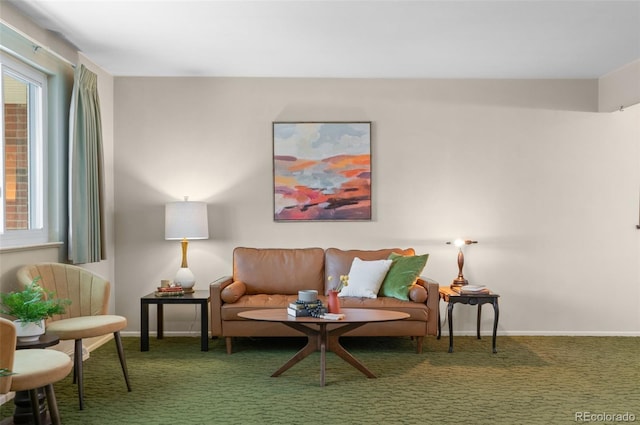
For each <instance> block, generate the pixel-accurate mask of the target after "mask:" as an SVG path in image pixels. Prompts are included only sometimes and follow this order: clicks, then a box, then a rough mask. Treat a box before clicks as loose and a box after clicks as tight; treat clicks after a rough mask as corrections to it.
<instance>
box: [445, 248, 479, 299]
mask: <svg viewBox="0 0 640 425" xmlns="http://www.w3.org/2000/svg"><path fill="white" fill-rule="evenodd" d="M473 243H478V241H472V240H469V239H456V240H455V241H453V242H447V245H451V244H453V245H454V246H456V247H457V248H458V277H456V278H455V279H453V283H451V287H452V288H456V287H459V286H464V285H468V284H469V281H468V280H467V279H465V278H464V275H463V274H462V267H464V254H463V253H462V247H463V246H465V245H471V244H473Z"/></svg>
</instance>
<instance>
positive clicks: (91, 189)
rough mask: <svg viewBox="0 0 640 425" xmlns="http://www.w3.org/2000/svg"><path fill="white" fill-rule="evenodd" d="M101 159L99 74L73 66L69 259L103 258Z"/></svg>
mask: <svg viewBox="0 0 640 425" xmlns="http://www.w3.org/2000/svg"><path fill="white" fill-rule="evenodd" d="M102 164H103V159H102V125H101V119H100V99H99V97H98V76H97V75H96V74H94V73H93V72H91V71H89V70H88V69H87V68H86V67H85V66H84V65H80V66H79V67H76V70H75V75H74V83H73V94H72V98H71V110H70V114H69V261H70V262H71V263H72V264H83V263H94V262H97V261H100V260H104V259H105V252H106V250H105V239H104V213H103V211H104V203H103V192H104V190H103V186H104V176H103V165H102Z"/></svg>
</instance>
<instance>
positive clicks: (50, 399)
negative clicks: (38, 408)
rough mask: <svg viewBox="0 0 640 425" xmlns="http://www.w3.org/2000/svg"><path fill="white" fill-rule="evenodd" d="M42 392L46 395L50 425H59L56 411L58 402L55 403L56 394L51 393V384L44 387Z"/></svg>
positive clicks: (58, 415) (58, 416) (58, 414)
mask: <svg viewBox="0 0 640 425" xmlns="http://www.w3.org/2000/svg"><path fill="white" fill-rule="evenodd" d="M44 391H45V393H46V395H47V406H48V407H49V417H50V418H51V425H61V423H62V422H61V421H60V412H59V411H58V402H57V401H56V393H55V392H54V391H53V384H49V385H47V386H46V387H44Z"/></svg>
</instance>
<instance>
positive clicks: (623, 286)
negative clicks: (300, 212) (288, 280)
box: [115, 78, 640, 335]
mask: <svg viewBox="0 0 640 425" xmlns="http://www.w3.org/2000/svg"><path fill="white" fill-rule="evenodd" d="M597 91H598V87H597V81H590V80H579V81H553V80H546V81H490V80H482V81H464V80H450V81H447V80H349V79H344V80H306V79H251V78H248V79H240V78H116V80H115V187H116V190H115V203H116V204H115V205H116V208H115V216H116V220H115V224H116V227H115V230H116V266H117V267H116V281H117V282H118V285H119V288H120V291H119V292H118V294H117V298H116V305H117V309H118V311H119V313H120V314H125V315H127V317H128V318H129V321H130V322H129V329H130V330H132V331H135V330H138V329H139V323H138V311H139V299H138V298H139V296H141V295H144V294H146V293H148V292H151V291H152V290H153V289H154V287H155V286H157V284H158V283H159V281H160V279H165V278H171V277H172V276H173V274H174V273H175V271H176V270H177V268H178V267H179V260H180V249H179V246H178V244H177V243H175V242H171V241H165V240H163V236H164V235H163V219H164V218H163V217H164V212H163V205H164V203H165V202H168V201H173V200H177V199H181V198H182V196H184V195H189V196H190V199H191V200H199V201H206V202H208V204H209V218H210V227H211V229H210V231H211V238H210V239H209V240H207V241H194V242H191V243H190V248H189V265H190V267H191V269H192V270H193V271H194V273H195V274H196V277H197V279H198V282H197V284H196V286H197V287H198V288H201V289H205V288H206V287H207V283H208V282H210V281H212V280H213V279H215V278H217V277H219V276H222V275H226V274H229V273H230V271H231V252H232V249H233V248H234V247H235V246H255V247H307V246H320V247H330V246H336V247H340V248H363V249H366V248H379V247H388V246H401V247H406V246H412V247H414V248H416V250H417V251H418V252H419V253H430V254H431V257H430V259H429V263H428V265H427V268H426V271H425V274H426V275H428V276H430V277H432V278H434V279H436V280H438V281H440V282H441V283H444V284H448V283H449V282H450V280H451V279H453V278H454V277H455V275H456V272H457V267H456V253H455V250H453V249H452V248H451V247H450V246H448V245H445V241H447V240H451V239H452V238H455V237H456V236H464V237H469V238H473V239H477V240H479V241H480V243H479V244H477V245H473V246H470V247H468V249H467V251H466V260H467V261H466V265H465V276H466V277H467V278H468V279H469V280H470V281H471V282H472V283H477V284H486V285H489V286H490V287H491V288H492V289H494V290H495V291H496V292H498V293H500V294H501V295H502V299H501V316H500V328H499V332H501V333H514V334H518V333H525V334H597V335H601V334H617V335H627V334H636V335H637V334H640V332H639V331H640V318H639V316H638V311H639V310H640V292H639V291H640V274H639V269H638V266H637V263H638V258H639V256H640V252H639V244H638V239H639V238H640V232H638V231H637V230H636V229H635V224H636V222H637V217H638V183H639V182H640V146H639V145H640V119H639V118H640V117H639V115H640V109H639V108H637V107H636V108H630V109H628V110H627V111H625V112H624V113H607V114H603V113H596V112H594V111H596V110H597ZM278 120H282V121H287V120H300V121H304V120H326V121H329V120H370V121H372V122H373V147H372V153H373V165H372V167H373V205H374V207H373V208H374V211H373V216H374V219H373V220H372V221H371V222H366V223H356V222H352V223H326V222H320V223H274V222H273V220H272V162H271V157H272V140H271V123H272V122H273V121H278ZM124 288H126V290H124ZM614 290H615V292H616V293H620V291H621V290H622V291H623V292H624V296H612V295H611V294H612V293H614ZM181 307H184V308H181ZM197 315H198V314H197V311H196V309H195V308H192V307H188V306H175V308H171V309H166V310H165V318H166V320H167V329H168V330H170V331H173V332H176V333H181V332H190V331H193V330H197V328H198V325H197V323H198V322H197V320H198V319H197ZM474 319H475V311H474V310H473V309H470V308H457V309H456V328H458V329H459V330H462V331H470V330H472V329H473V323H474ZM484 319H485V320H486V321H487V323H486V324H485V329H487V330H488V329H489V322H490V320H491V314H490V313H487V314H485V315H484Z"/></svg>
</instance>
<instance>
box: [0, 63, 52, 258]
mask: <svg viewBox="0 0 640 425" xmlns="http://www.w3.org/2000/svg"><path fill="white" fill-rule="evenodd" d="M0 58H1V62H0V70H1V72H0V74H1V75H2V80H1V83H0V93H1V96H2V110H1V111H0V114H1V118H2V120H1V121H2V134H1V139H0V147H1V150H2V157H1V158H0V159H1V162H0V198H1V202H2V208H0V246H2V247H8V246H19V245H33V244H38V243H44V242H47V240H48V233H47V226H46V223H47V220H46V207H45V206H46V199H45V196H46V191H45V190H44V188H45V181H44V179H45V175H46V173H45V163H46V162H45V160H44V158H45V145H46V144H45V134H46V124H47V123H46V117H47V114H46V104H47V99H46V94H47V77H46V75H44V74H43V73H41V72H39V71H38V70H36V69H35V68H32V67H30V66H28V65H26V64H24V63H22V62H19V61H16V60H13V59H12V58H10V57H8V56H6V55H1V56H0Z"/></svg>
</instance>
